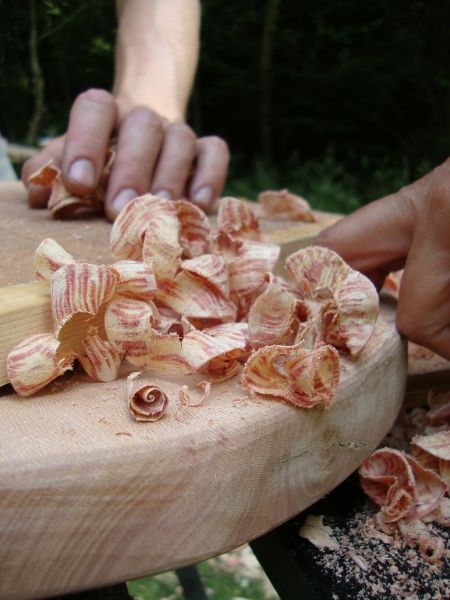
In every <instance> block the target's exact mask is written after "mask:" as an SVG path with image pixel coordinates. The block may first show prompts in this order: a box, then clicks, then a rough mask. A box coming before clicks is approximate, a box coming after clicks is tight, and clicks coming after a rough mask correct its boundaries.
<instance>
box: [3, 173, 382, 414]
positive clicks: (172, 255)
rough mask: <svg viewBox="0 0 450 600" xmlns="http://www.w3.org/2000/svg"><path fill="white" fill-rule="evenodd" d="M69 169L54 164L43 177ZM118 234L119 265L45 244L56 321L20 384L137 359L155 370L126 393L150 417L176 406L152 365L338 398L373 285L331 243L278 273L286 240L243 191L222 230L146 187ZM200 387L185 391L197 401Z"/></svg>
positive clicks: (109, 376)
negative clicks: (274, 234) (343, 357)
mask: <svg viewBox="0 0 450 600" xmlns="http://www.w3.org/2000/svg"><path fill="white" fill-rule="evenodd" d="M58 176H59V175H58V173H57V170H55V168H53V167H52V166H49V167H48V168H47V169H46V170H45V169H44V170H43V171H42V172H41V173H40V174H39V176H37V177H38V180H39V181H42V182H46V184H48V181H50V180H51V179H52V178H53V180H52V181H56V179H57V177H58ZM38 180H36V181H38ZM110 243H111V250H112V252H113V253H114V255H115V256H116V257H117V260H116V262H114V263H113V264H111V265H94V264H90V263H87V262H84V261H82V260H79V259H77V258H75V257H72V256H71V255H70V254H69V253H67V252H66V251H65V250H64V249H63V248H62V247H61V246H60V245H59V244H58V243H57V242H55V241H54V240H51V239H48V240H44V242H42V243H41V245H40V246H39V248H38V250H37V253H36V257H35V264H36V274H37V277H38V278H39V279H42V280H43V282H44V284H45V283H47V285H48V286H49V289H50V292H51V308H52V317H53V329H54V331H53V332H48V334H46V335H47V337H46V338H45V343H46V344H47V346H45V344H43V343H36V340H35V339H34V340H31V341H29V340H28V341H27V340H25V341H24V342H23V344H24V345H25V349H26V353H29V356H32V360H31V359H30V360H31V362H30V363H29V364H30V365H31V366H30V369H29V370H28V371H27V368H28V367H27V364H28V363H27V362H26V361H22V362H20V359H19V358H18V357H21V356H22V354H23V353H22V348H21V347H19V348H16V349H15V350H13V351H12V352H11V354H10V359H9V362H8V364H9V365H10V367H9V368H10V374H9V378H10V380H11V382H12V383H13V385H14V386H15V389H16V391H18V392H19V393H26V394H32V393H33V392H34V391H38V390H39V389H41V388H42V387H43V386H45V384H46V383H47V382H49V381H51V380H52V379H54V378H55V377H57V376H58V375H59V374H62V373H63V372H64V370H67V369H68V368H70V367H71V365H72V362H73V361H74V360H76V359H77V360H78V361H79V362H80V364H81V366H82V367H83V369H84V370H85V371H86V372H87V373H88V375H90V377H91V378H93V379H94V380H97V381H113V380H114V379H115V378H116V377H118V373H119V368H120V365H121V363H122V361H123V360H126V361H127V362H128V363H131V364H132V365H134V366H135V367H136V368H138V369H145V370H146V372H148V373H149V378H148V380H149V382H150V383H148V384H146V387H145V389H142V390H140V391H133V393H131V392H130V391H129V392H128V403H129V408H130V414H131V415H132V416H133V418H135V419H138V420H147V421H154V420H158V418H159V416H161V415H162V413H163V412H164V410H165V406H166V403H167V396H166V395H165V393H164V392H163V391H162V390H159V391H158V389H156V388H157V386H153V387H152V383H151V381H152V379H151V373H154V374H158V373H162V374H164V375H167V376H169V377H174V378H177V377H178V376H180V375H182V376H183V377H184V376H187V377H189V376H191V375H193V374H200V375H201V376H204V377H205V378H207V380H208V381H209V384H208V386H209V385H210V384H211V383H216V382H220V381H225V380H227V379H231V378H232V377H235V376H237V375H238V374H239V373H241V384H242V387H243V388H244V389H245V390H248V391H249V392H251V393H252V394H254V395H255V396H256V395H259V396H265V397H267V396H268V397H270V398H271V399H281V400H285V401H286V402H288V403H291V404H293V405H294V406H296V407H301V408H311V407H314V406H317V405H322V406H324V407H330V406H331V404H332V402H333V399H334V397H335V392H336V388H337V385H338V383H339V377H340V370H341V366H340V365H341V363H340V359H339V352H342V351H343V350H346V351H349V352H350V353H351V354H352V355H353V356H356V355H357V354H358V353H359V352H360V351H361V349H362V348H363V346H364V345H365V343H366V342H367V340H368V338H369V336H370V334H371V331H372V329H373V325H374V323H375V319H376V313H377V310H378V298H377V297H376V299H375V298H374V297H373V294H372V292H373V290H372V288H371V287H370V286H371V284H369V283H368V282H367V280H366V279H365V278H364V276H362V275H361V274H359V273H357V272H356V271H353V270H352V269H350V267H349V266H348V265H346V263H344V261H342V259H340V258H339V257H338V256H337V255H335V254H334V253H333V252H331V251H330V250H326V249H324V248H316V247H310V248H307V249H305V250H303V251H299V252H296V253H295V254H293V255H291V256H290V257H289V258H288V260H287V269H288V272H289V273H290V274H291V275H292V277H293V281H291V282H287V281H286V280H284V279H283V278H282V277H279V276H275V275H274V274H273V270H274V268H275V265H276V263H277V260H278V257H279V254H280V248H279V246H277V245H275V244H269V243H266V242H263V241H261V236H260V228H259V223H258V220H257V218H256V216H255V214H254V212H253V210H252V208H251V207H250V206H249V204H248V203H246V202H242V201H240V200H237V199H236V198H230V197H229V198H224V199H223V200H222V202H221V204H220V207H219V215H218V226H217V228H213V227H212V225H211V224H210V222H209V220H208V218H207V217H206V215H205V214H204V213H203V211H201V210H200V209H199V208H198V207H196V206H194V205H192V204H191V203H189V202H188V201H186V200H178V201H175V202H172V201H170V200H167V199H164V198H159V197H158V196H154V195H151V194H146V195H144V196H140V197H138V198H136V199H135V200H134V201H132V202H130V203H128V204H127V205H126V206H125V207H124V209H123V210H122V211H121V213H120V214H119V216H118V217H117V219H116V221H115V223H114V225H113V227H112V229H111V238H110ZM375 295H376V294H375ZM313 305H314V306H313ZM41 342H42V340H41ZM30 348H31V349H30ZM39 352H42V354H41V355H40V356H39ZM27 357H28V354H27ZM46 361H47V362H48V365H47V366H45V364H46ZM32 365H34V366H32ZM36 365H37V366H36ZM33 369H34V370H33ZM34 380H35V383H33V381H34ZM130 382H133V385H134V383H135V381H134V379H130V380H129V385H131V383H130ZM209 389H210V388H209V387H207V388H206V387H205V390H204V397H205V398H206V397H207V395H208V394H209ZM130 394H131V395H130ZM189 394H190V392H189V391H188V390H186V388H182V389H180V391H179V395H180V398H182V399H183V402H185V403H189V404H190V405H193V403H194V401H193V400H192V399H189V398H190V396H189ZM130 398H131V399H130ZM202 402H203V400H202ZM195 403H196V401H195ZM156 407H159V408H158V409H156ZM160 412H161V415H160ZM157 415H159V416H158V417H157Z"/></svg>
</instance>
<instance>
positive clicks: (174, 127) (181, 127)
mask: <svg viewBox="0 0 450 600" xmlns="http://www.w3.org/2000/svg"><path fill="white" fill-rule="evenodd" d="M167 133H168V134H171V135H174V136H176V137H177V138H180V139H183V140H184V141H186V142H189V143H191V144H193V143H195V140H196V139H197V136H196V135H195V133H194V131H193V130H192V129H191V127H189V125H187V123H171V124H170V125H169V126H168V127H167Z"/></svg>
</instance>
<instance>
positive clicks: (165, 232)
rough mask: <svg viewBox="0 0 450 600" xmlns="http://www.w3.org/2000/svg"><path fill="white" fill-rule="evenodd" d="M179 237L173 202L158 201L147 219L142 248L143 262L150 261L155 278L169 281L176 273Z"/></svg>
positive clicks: (180, 250)
mask: <svg viewBox="0 0 450 600" xmlns="http://www.w3.org/2000/svg"><path fill="white" fill-rule="evenodd" d="M179 237H180V220H179V218H178V212H177V210H176V207H175V205H174V203H173V202H170V201H169V200H161V199H160V200H159V202H158V203H156V204H155V205H154V206H153V207H152V211H151V217H149V218H148V219H147V224H146V229H145V234H144V243H143V248H142V257H143V260H144V262H148V261H150V260H151V262H152V265H153V270H154V272H155V275H156V277H157V278H160V279H164V278H169V279H171V278H172V277H174V276H175V274H176V273H177V271H178V269H179V266H180V263H181V255H182V247H181V245H180V242H179Z"/></svg>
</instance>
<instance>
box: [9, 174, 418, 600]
mask: <svg viewBox="0 0 450 600" xmlns="http://www.w3.org/2000/svg"><path fill="white" fill-rule="evenodd" d="M332 221H333V217H332V216H331V215H321V216H320V219H319V222H318V223H316V224H311V225H306V224H302V225H296V224H289V223H281V224H280V223H273V222H271V223H269V222H267V223H263V232H264V236H265V239H267V240H271V241H277V242H280V243H281V244H282V245H283V253H284V255H286V254H288V253H289V252H291V251H293V250H294V249H296V248H297V247H299V246H300V245H301V244H302V243H307V242H309V241H311V240H312V239H314V236H315V235H316V234H317V232H318V230H320V228H322V227H324V226H325V225H326V224H329V223H330V222H332ZM109 230H110V225H109V224H108V223H106V222H105V221H104V220H103V219H102V218H91V219H87V220H81V221H76V222H56V221H54V220H53V219H52V218H51V217H50V216H49V214H48V213H47V211H31V210H30V209H29V208H28V207H27V204H26V197H25V190H24V189H23V188H22V186H21V185H20V184H18V183H17V184H16V183H12V184H4V185H2V186H0V238H1V239H0V261H1V264H2V270H1V272H0V286H3V287H2V288H1V289H0V330H1V332H2V337H3V338H4V339H7V340H8V343H9V344H10V345H11V344H12V343H13V340H14V339H16V340H17V341H20V339H21V336H22V337H23V334H24V333H25V332H28V333H29V332H30V331H29V330H30V327H31V325H33V326H34V324H36V327H38V328H41V329H40V330H42V328H46V327H49V323H50V321H49V313H48V311H47V312H46V310H47V309H46V308H45V307H46V302H47V301H48V299H47V300H46V296H45V293H43V294H42V293H41V292H39V293H38V294H36V295H35V296H33V293H34V292H33V293H32V292H31V290H36V287H28V285H29V284H27V283H26V282H28V281H29V280H30V279H31V278H32V270H33V269H32V262H33V253H34V250H35V248H36V247H37V245H38V244H39V242H40V241H41V240H42V239H43V238H45V237H53V238H54V239H56V240H57V241H58V242H59V243H61V244H62V245H63V246H64V247H65V248H66V249H67V250H68V251H69V252H71V253H72V254H73V255H74V256H75V257H76V258H83V259H86V260H90V261H91V262H96V263H102V262H110V261H111V260H112V257H111V255H110V253H109V243H108V238H109ZM302 240H303V241H302ZM14 284H20V285H19V287H18V288H15V289H14ZM14 298H16V299H17V301H15V300H14ZM18 315H19V317H20V318H18ZM37 317H39V318H37ZM39 319H40V320H39ZM17 341H16V342H15V343H17ZM5 349H6V346H4V348H3V350H5ZM0 366H1V365H0ZM130 370H131V369H127V368H126V367H125V368H124V370H123V372H122V377H121V378H120V379H118V380H117V381H116V382H112V383H105V384H104V383H94V382H92V381H91V380H89V379H88V377H87V376H86V375H84V374H82V373H81V372H78V371H77V372H75V373H74V374H68V375H66V376H64V377H63V378H62V379H61V380H57V381H55V382H54V383H52V384H50V385H49V386H48V387H47V388H46V389H45V390H43V391H42V393H39V394H37V395H36V396H35V397H32V398H30V399H25V400H23V399H19V398H18V397H17V396H16V395H15V394H14V393H13V392H12V389H11V388H9V387H8V386H6V387H4V388H2V389H1V390H0V599H6V598H11V597H13V598H15V599H17V600H20V599H21V598H32V597H46V596H52V595H53V596H54V595H58V594H62V593H68V592H73V591H77V590H82V589H89V588H94V587H98V586H102V585H106V584H112V583H115V582H121V581H125V580H128V579H132V578H136V577H139V576H144V575H149V574H152V573H156V572H160V571H163V570H167V569H173V568H177V567H181V566H183V565H189V564H192V563H195V562H197V561H199V560H203V559H205V558H208V557H210V556H214V555H217V554H220V553H223V552H226V551H228V550H230V549H232V548H235V547H237V546H239V545H241V544H242V543H245V542H247V541H250V540H253V539H255V538H258V537H260V536H261V535H262V534H265V533H266V532H268V531H270V530H271V529H273V528H274V527H276V526H278V525H280V524H281V523H283V522H285V521H287V520H288V519H289V518H292V517H293V516H294V515H296V514H297V513H299V512H300V511H302V510H304V509H306V508H307V507H308V506H310V505H311V504H313V503H314V502H315V501H316V500H318V499H319V498H321V497H322V496H323V495H325V494H327V493H328V492H330V491H331V490H332V489H333V488H335V487H336V486H337V485H338V484H339V483H340V482H341V481H343V480H344V479H345V478H346V477H347V476H348V475H350V473H352V472H353V471H354V470H355V469H356V468H357V467H358V466H359V464H361V462H362V461H363V460H364V459H365V458H366V457H367V456H368V455H369V454H370V453H371V452H372V450H373V449H374V448H375V447H376V446H377V445H378V443H379V442H380V440H381V439H382V438H383V436H384V435H385V434H386V432H387V431H388V430H389V428H390V427H391V425H392V424H393V422H394V420H395V418H396V416H397V413H398V411H399V408H400V405H401V402H402V399H403V396H404V391H405V380H406V351H405V344H404V341H402V340H401V338H400V336H399V335H398V333H397V332H396V330H395V306H394V305H393V303H389V302H387V303H386V304H385V305H384V306H383V308H382V312H381V315H380V317H379V320H378V323H377V327H376V330H375V333H374V335H373V336H372V338H371V340H370V341H369V344H368V346H367V347H366V349H365V350H364V351H363V354H362V356H361V358H360V359H359V361H358V365H357V367H356V366H355V365H352V364H350V363H349V364H347V365H346V368H345V372H344V373H343V376H342V381H341V383H340V385H339V388H338V391H337V394H336V402H335V404H334V406H333V407H332V409H331V410H329V411H325V410H324V409H321V408H314V409H311V410H308V411H301V410H298V409H296V408H295V407H293V406H289V405H287V404H285V403H282V402H276V401H273V400H264V399H257V400H256V399H254V398H250V397H249V396H248V395H247V394H246V393H244V392H243V390H242V388H241V386H240V383H239V380H238V379H237V378H236V379H233V380H230V381H226V382H224V383H221V384H215V385H214V386H213V387H214V390H213V393H212V394H211V397H210V399H209V400H208V402H207V403H205V405H202V406H199V407H197V408H191V409H187V410H180V407H179V406H177V404H176V402H172V405H171V408H170V410H169V414H168V416H167V417H165V418H164V419H162V420H161V421H159V422H157V423H149V424H142V423H135V422H133V421H132V420H131V419H130V417H129V415H128V412H127V408H126V403H125V400H124V399H125V375H126V374H127V373H128V372H129V371H130ZM155 379H157V380H158V381H160V380H161V378H160V377H159V376H158V374H156V375H155ZM164 383H165V385H166V386H167V389H168V390H169V392H170V393H171V395H172V396H173V397H176V396H177V390H178V389H179V387H180V385H181V384H183V383H184V381H181V379H180V380H177V381H176V382H174V381H165V382H164Z"/></svg>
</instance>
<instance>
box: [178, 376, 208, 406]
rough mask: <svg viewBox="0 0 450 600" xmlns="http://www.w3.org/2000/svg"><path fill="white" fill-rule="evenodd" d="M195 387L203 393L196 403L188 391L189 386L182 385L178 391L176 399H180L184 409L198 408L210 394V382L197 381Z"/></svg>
mask: <svg viewBox="0 0 450 600" xmlns="http://www.w3.org/2000/svg"><path fill="white" fill-rule="evenodd" d="M197 387H199V388H201V390H202V392H203V393H202V395H201V396H200V399H199V400H196V401H194V400H193V399H192V392H190V391H189V386H187V385H182V386H181V388H180V389H179V390H178V397H179V399H180V402H181V403H182V404H183V406H185V407H186V408H188V407H194V406H200V404H203V402H205V400H207V399H208V398H209V394H210V392H211V382H209V381H199V382H198V383H197Z"/></svg>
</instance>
